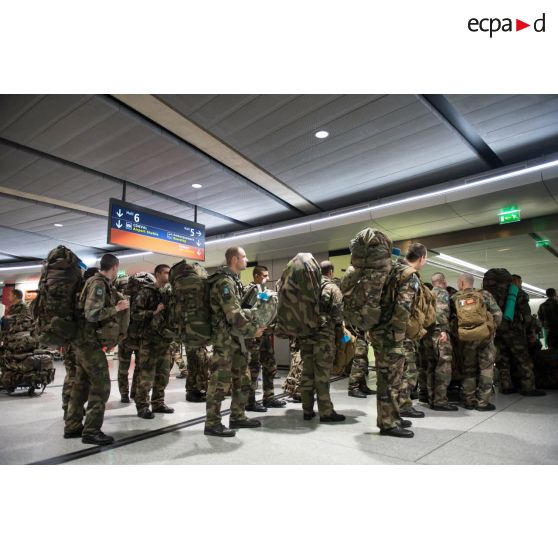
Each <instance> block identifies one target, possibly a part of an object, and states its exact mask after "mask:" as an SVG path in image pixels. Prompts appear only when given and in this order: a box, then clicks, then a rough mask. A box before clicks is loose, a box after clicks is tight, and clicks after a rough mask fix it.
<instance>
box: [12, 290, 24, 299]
mask: <svg viewBox="0 0 558 558" xmlns="http://www.w3.org/2000/svg"><path fill="white" fill-rule="evenodd" d="M12 293H14V296H15V297H16V298H17V299H18V300H22V299H23V293H22V292H21V291H20V290H19V289H14V290H13V291H12Z"/></svg>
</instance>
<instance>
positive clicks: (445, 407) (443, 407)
mask: <svg viewBox="0 0 558 558" xmlns="http://www.w3.org/2000/svg"><path fill="white" fill-rule="evenodd" d="M430 408H431V409H432V410H433V411H458V410H459V407H458V406H457V405H452V404H451V403H446V404H445V405H430Z"/></svg>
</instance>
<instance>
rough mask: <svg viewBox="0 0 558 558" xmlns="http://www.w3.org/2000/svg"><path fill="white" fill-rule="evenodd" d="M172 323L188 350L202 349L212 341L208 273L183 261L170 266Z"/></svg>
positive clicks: (200, 267) (195, 265)
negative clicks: (190, 348)
mask: <svg viewBox="0 0 558 558" xmlns="http://www.w3.org/2000/svg"><path fill="white" fill-rule="evenodd" d="M169 281H170V284H171V287H172V304H171V318H170V319H171V322H172V323H173V326H174V328H175V331H176V332H177V337H178V339H179V341H180V342H182V343H183V344H184V345H186V346H187V347H203V346H205V345H208V344H209V343H210V341H211V308H210V305H209V282H208V277H207V271H206V270H205V269H204V268H203V267H202V266H201V265H199V264H197V263H196V264H189V263H188V262H186V260H182V261H180V262H178V263H176V264H174V265H173V266H172V267H171V270H170V273H169Z"/></svg>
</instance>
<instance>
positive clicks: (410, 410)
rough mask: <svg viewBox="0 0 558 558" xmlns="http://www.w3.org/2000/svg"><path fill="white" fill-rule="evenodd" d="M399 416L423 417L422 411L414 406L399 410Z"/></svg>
mask: <svg viewBox="0 0 558 558" xmlns="http://www.w3.org/2000/svg"><path fill="white" fill-rule="evenodd" d="M399 416H400V417H408V418H424V413H423V412H422V411H419V410H418V409H415V408H414V407H409V408H408V409H403V410H400V411H399Z"/></svg>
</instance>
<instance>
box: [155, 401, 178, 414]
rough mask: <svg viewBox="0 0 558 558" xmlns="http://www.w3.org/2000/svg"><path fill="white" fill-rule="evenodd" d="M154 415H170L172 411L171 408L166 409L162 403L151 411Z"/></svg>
mask: <svg viewBox="0 0 558 558" xmlns="http://www.w3.org/2000/svg"><path fill="white" fill-rule="evenodd" d="M153 412H154V413H166V414H167V415H170V414H171V413H174V409H173V408H172V407H168V406H167V405H165V404H164V403H163V404H162V405H159V406H158V407H155V408H154V409H153Z"/></svg>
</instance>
